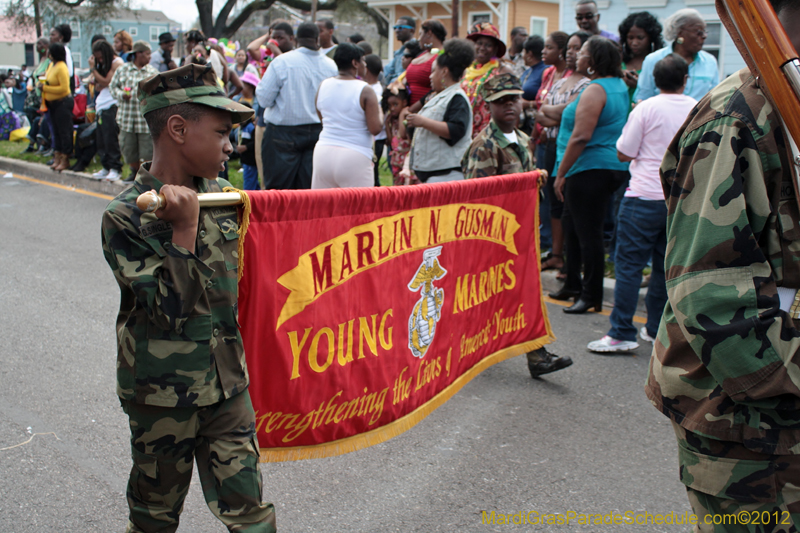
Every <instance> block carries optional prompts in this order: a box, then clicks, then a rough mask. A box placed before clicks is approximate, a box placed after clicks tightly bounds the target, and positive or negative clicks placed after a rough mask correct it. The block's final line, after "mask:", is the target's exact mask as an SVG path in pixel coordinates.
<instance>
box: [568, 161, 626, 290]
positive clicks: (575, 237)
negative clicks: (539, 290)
mask: <svg viewBox="0 0 800 533" xmlns="http://www.w3.org/2000/svg"><path fill="white" fill-rule="evenodd" d="M622 180H623V173H622V172H617V171H614V170H603V169H599V170H587V171H585V172H579V173H577V174H575V175H573V176H570V177H568V178H567V185H566V187H565V192H564V204H565V205H564V213H563V215H562V217H561V223H562V224H563V227H564V234H565V235H566V239H567V281H566V284H565V285H564V287H565V288H566V289H569V290H580V291H581V298H582V299H584V300H587V301H589V302H592V303H595V302H600V301H602V299H603V276H604V274H605V252H604V250H603V219H604V218H605V215H606V210H607V209H608V202H609V200H610V198H611V195H612V194H613V193H614V191H616V190H617V188H618V187H619V186H620V184H621V183H622ZM581 267H583V281H582V282H581Z"/></svg>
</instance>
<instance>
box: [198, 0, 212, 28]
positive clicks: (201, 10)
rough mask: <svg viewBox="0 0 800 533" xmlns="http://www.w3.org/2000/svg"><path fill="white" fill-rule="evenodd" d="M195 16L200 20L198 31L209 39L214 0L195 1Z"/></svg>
mask: <svg viewBox="0 0 800 533" xmlns="http://www.w3.org/2000/svg"><path fill="white" fill-rule="evenodd" d="M195 4H197V14H198V15H199V18H200V29H201V30H202V31H203V34H205V36H206V37H211V33H213V31H214V15H213V14H212V13H213V10H214V0H195Z"/></svg>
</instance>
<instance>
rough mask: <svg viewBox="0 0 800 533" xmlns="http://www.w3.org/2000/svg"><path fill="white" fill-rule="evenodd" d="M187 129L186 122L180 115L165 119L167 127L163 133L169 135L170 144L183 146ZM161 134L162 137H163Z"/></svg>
mask: <svg viewBox="0 0 800 533" xmlns="http://www.w3.org/2000/svg"><path fill="white" fill-rule="evenodd" d="M188 127H189V124H188V121H187V120H186V119H185V118H183V117H182V116H180V115H172V116H171V117H169V118H168V119H167V125H166V127H165V128H164V130H165V131H164V132H163V133H166V134H167V135H169V138H170V139H171V140H172V142H174V143H176V144H184V143H185V142H186V134H187V129H188ZM163 133H162V135H163Z"/></svg>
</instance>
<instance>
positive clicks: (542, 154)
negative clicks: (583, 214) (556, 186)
mask: <svg viewBox="0 0 800 533" xmlns="http://www.w3.org/2000/svg"><path fill="white" fill-rule="evenodd" d="M552 146H553V148H554V147H555V145H552ZM553 166H555V149H552V150H550V151H549V152H548V145H546V144H540V145H539V146H537V147H536V168H540V169H544V170H546V171H547V175H548V176H551V178H549V179H552V174H553ZM551 189H552V186H551ZM542 191H543V192H544V194H540V195H539V241H540V245H541V246H540V251H541V252H544V251H545V250H549V249H550V248H552V247H553V230H552V228H551V222H550V218H551V211H550V203H551V202H552V199H551V197H550V194H549V193H550V190H549V189H548V188H547V184H545V186H544V187H542ZM556 201H557V199H556ZM558 215H559V216H558V217H557V218H561V207H559V210H558Z"/></svg>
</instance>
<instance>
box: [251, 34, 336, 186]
mask: <svg viewBox="0 0 800 533" xmlns="http://www.w3.org/2000/svg"><path fill="white" fill-rule="evenodd" d="M296 40H297V44H298V45H299V48H297V49H296V50H292V51H291V52H287V53H285V54H281V55H279V56H278V57H276V58H275V59H274V60H273V61H272V62H271V63H270V66H269V68H268V69H267V72H266V73H265V74H264V77H263V78H262V79H261V81H260V82H259V84H258V87H257V88H256V98H257V99H258V104H259V105H260V106H261V107H262V108H264V121H265V122H266V130H265V131H264V138H263V140H262V147H261V157H262V161H263V170H264V188H265V189H310V188H311V172H312V166H313V165H312V159H313V155H314V146H315V145H316V144H317V140H318V139H319V134H320V132H321V131H322V124H321V123H320V119H319V115H317V108H316V105H315V103H314V100H315V98H316V95H317V89H319V86H320V84H321V83H322V80H324V79H326V78H330V77H333V76H336V75H337V74H338V70H337V69H336V63H334V62H333V60H332V59H330V58H328V57H325V55H323V54H322V52H320V50H319V42H318V41H319V28H317V25H316V24H314V23H313V22H304V23H303V24H300V26H299V27H298V28H297V33H296Z"/></svg>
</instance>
